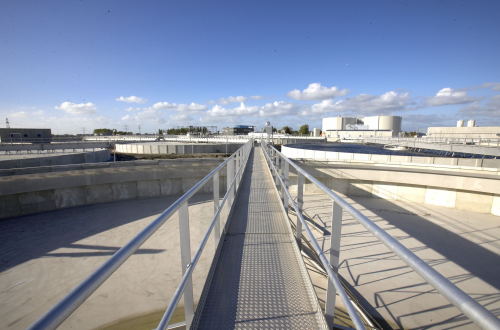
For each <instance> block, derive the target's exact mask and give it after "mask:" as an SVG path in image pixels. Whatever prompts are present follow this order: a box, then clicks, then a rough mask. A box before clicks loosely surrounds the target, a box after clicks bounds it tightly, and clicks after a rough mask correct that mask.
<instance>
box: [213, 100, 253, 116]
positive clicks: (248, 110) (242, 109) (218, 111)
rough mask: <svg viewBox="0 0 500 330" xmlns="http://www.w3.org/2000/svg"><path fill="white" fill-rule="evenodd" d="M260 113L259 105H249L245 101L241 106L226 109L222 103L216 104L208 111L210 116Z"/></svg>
mask: <svg viewBox="0 0 500 330" xmlns="http://www.w3.org/2000/svg"><path fill="white" fill-rule="evenodd" d="M258 113H259V107H257V106H253V107H247V106H246V105H245V104H244V103H241V104H240V106H239V107H236V108H234V109H226V108H223V107H221V106H220V105H214V107H213V108H212V110H208V111H207V115H208V116H210V117H220V118H225V117H235V116H251V117H253V116H256V115H257V114H258Z"/></svg>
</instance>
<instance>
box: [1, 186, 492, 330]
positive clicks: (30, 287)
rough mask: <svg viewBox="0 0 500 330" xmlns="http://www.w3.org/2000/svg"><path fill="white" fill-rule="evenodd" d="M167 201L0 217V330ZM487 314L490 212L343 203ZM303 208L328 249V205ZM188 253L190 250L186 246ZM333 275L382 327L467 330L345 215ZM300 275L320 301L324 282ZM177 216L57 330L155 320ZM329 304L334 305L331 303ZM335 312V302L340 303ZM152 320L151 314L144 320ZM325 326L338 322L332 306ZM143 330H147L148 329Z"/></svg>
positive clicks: (42, 307) (14, 325) (174, 253)
mask: <svg viewBox="0 0 500 330" xmlns="http://www.w3.org/2000/svg"><path fill="white" fill-rule="evenodd" d="M177 197H178V196H166V197H155V198H149V199H135V200H128V201H118V202H112V203H105V204H97V205H88V206H80V207H75V208H71V209H65V210H56V211H50V212H46V213H41V214H37V215H29V216H22V217H18V218H15V219H10V220H2V221H0V251H1V253H0V260H1V263H0V328H2V329H25V328H26V327H27V326H28V325H29V324H30V323H31V322H33V321H34V320H35V319H36V318H37V317H39V316H40V315H42V314H43V313H44V312H45V311H46V310H47V309H48V308H50V306H52V305H53V304H55V303H56V302H57V301H58V300H59V299H60V298H62V297H63V296H64V295H65V294H66V293H67V292H69V291H70V290H71V289H72V288H73V287H74V286H75V285H77V284H78V283H79V282H80V281H81V280H83V279H84V278H85V277H86V276H88V275H89V274H90V273H91V272H92V271H93V270H95V269H96V268H97V267H98V266H99V265H100V264H101V263H102V262H103V261H105V260H106V259H107V258H108V257H109V256H110V255H111V254H113V253H114V252H115V251H117V249H118V248H119V247H121V246H122V245H123V244H124V243H126V242H127V241H128V240H129V239H130V238H132V237H133V236H134V235H135V234H137V233H138V232H139V231H140V230H141V229H142V228H143V227H144V226H145V225H146V224H148V223H149V222H150V221H152V220H153V219H154V217H156V216H157V215H158V214H160V213H161V212H162V211H163V210H164V209H165V208H167V207H168V205H170V204H171V203H172V202H173V201H174V200H176V199H177ZM211 198H212V195H211V194H208V195H197V196H195V197H194V198H193V199H192V200H191V201H190V221H191V222H190V223H191V225H190V231H191V235H192V241H191V246H192V247H194V246H197V244H198V243H199V240H200V239H201V237H202V234H203V233H204V232H205V230H206V226H207V224H208V221H209V220H210V218H211V215H212V212H213V206H212V200H211ZM350 201H352V202H353V203H354V205H355V206H356V208H358V209H359V210H360V211H361V212H362V213H363V214H365V215H367V216H368V217H369V218H370V219H371V220H372V221H375V222H376V223H377V225H379V226H381V227H382V228H383V229H384V230H386V231H388V232H389V233H390V234H391V235H392V236H394V237H396V238H397V239H398V240H400V242H401V243H402V244H404V245H405V246H407V247H408V248H410V249H411V250H412V251H413V252H414V253H416V254H417V255H418V256H419V257H420V258H422V259H423V260H425V261H426V262H427V263H429V264H430V265H432V266H433V267H435V269H436V270H438V271H439V272H441V273H442V274H443V275H444V276H446V277H447V278H449V279H450V280H451V281H452V282H454V283H455V284H457V285H458V286H459V287H460V288H461V289H462V290H464V291H465V292H466V293H468V294H470V295H471V296H472V297H474V298H475V299H476V300H478V301H479V302H480V303H481V304H483V305H485V306H486V307H487V308H488V309H489V310H491V311H492V312H493V313H495V314H496V315H497V316H500V312H499V311H500V277H499V276H498V274H499V273H500V244H499V241H500V221H499V220H498V218H497V217H493V216H491V215H481V214H477V213H473V212H467V211H457V210H451V209H446V208H443V207H437V206H423V205H419V204H415V203H410V202H406V203H405V202H393V201H385V200H380V199H373V198H363V197H354V198H352V199H350ZM304 206H305V211H306V213H307V214H308V215H309V216H310V218H312V219H313V221H314V222H315V223H316V225H317V226H318V227H319V228H321V231H323V229H324V230H325V235H322V234H320V231H318V230H313V233H315V235H317V237H318V240H319V242H320V245H321V246H323V247H324V248H325V251H326V247H327V246H329V241H328V240H329V227H330V220H329V217H330V215H329V212H330V207H331V202H330V201H329V200H328V199H327V198H326V197H325V196H324V195H321V194H306V195H305V204H304ZM213 242H214V239H213V237H211V238H210V240H209V242H208V245H207V247H206V249H205V251H204V254H203V256H202V260H201V261H200V264H199V266H198V267H197V269H196V270H195V273H194V276H195V281H194V287H195V297H196V298H195V300H197V299H198V298H199V295H200V294H201V290H202V287H203V283H204V279H205V276H206V274H207V273H208V270H209V268H210V264H211V259H212V257H213V251H214V249H215V246H214V244H213ZM192 250H193V251H194V249H192ZM340 258H341V267H340V274H341V276H342V277H343V278H344V280H345V281H346V282H347V283H348V284H349V286H350V287H351V291H353V292H354V293H355V294H356V295H357V296H358V298H360V300H361V302H362V303H363V305H364V306H365V308H366V309H368V310H369V311H370V312H371V313H372V314H373V315H375V316H377V317H380V318H383V319H384V320H385V321H386V322H387V324H388V325H389V326H390V327H392V328H393V329H451V328H453V329H476V327H475V326H474V325H473V324H471V323H470V322H469V321H468V320H467V319H466V318H464V317H463V316H461V315H460V313H459V312H458V310H457V309H456V308H454V307H453V306H452V305H450V304H449V303H448V302H447V301H446V300H445V299H444V298H443V297H441V296H440V295H439V294H438V293H436V291H435V290H433V289H432V288H431V287H430V286H429V285H427V284H425V282H424V281H423V280H422V279H421V278H420V277H419V276H418V275H416V274H415V273H414V272H413V271H412V270H411V269H409V268H408V267H407V266H406V265H405V264H404V263H403V262H401V261H399V260H398V259H397V257H395V256H394V254H393V253H391V252H390V250H389V249H388V248H386V247H385V246H384V245H382V244H381V243H379V242H378V241H377V240H376V239H375V238H374V237H373V236H372V235H370V234H369V233H368V232H367V231H366V230H365V229H364V228H363V227H362V226H361V225H359V224H357V223H356V222H355V221H353V220H352V219H351V218H350V217H349V216H347V215H346V214H344V219H343V227H342V248H341V254H340ZM308 267H309V268H310V269H311V272H310V274H311V279H312V280H313V283H314V285H315V287H316V290H317V292H318V297H319V299H320V301H321V300H324V289H325V288H326V279H324V278H323V277H321V276H319V275H318V274H316V273H314V268H313V267H311V265H309V266H308ZM180 274H181V266H180V263H179V250H178V219H177V216H176V215H174V216H173V217H172V218H171V219H170V220H168V221H167V223H165V225H164V226H163V227H162V228H160V229H159V231H158V232H157V233H156V234H155V235H153V236H152V237H151V239H150V240H149V241H147V242H146V243H145V244H144V245H143V246H142V247H141V248H140V249H139V250H138V252H137V253H136V254H134V255H133V256H132V257H131V258H130V259H129V260H128V261H127V262H126V263H125V264H124V265H123V266H122V267H121V268H120V269H119V270H118V271H117V272H116V273H115V274H114V275H112V276H111V278H110V279H109V280H108V282H106V283H105V284H104V285H103V286H102V287H101V288H99V289H98V290H97V291H96V292H95V293H94V294H93V295H92V296H91V297H90V298H89V300H88V301H87V302H85V303H84V304H83V305H82V306H81V307H80V308H79V309H78V310H77V311H76V312H75V313H74V314H73V315H72V316H71V317H70V318H69V319H68V320H67V321H66V322H65V323H64V324H63V325H62V326H61V329H95V328H98V327H100V326H102V325H110V324H114V323H116V322H119V321H123V323H121V324H127V322H128V321H127V320H129V321H130V320H135V319H139V318H140V317H141V316H144V315H146V316H147V315H152V313H155V312H156V314H154V316H153V317H152V318H153V321H154V318H155V317H156V318H157V321H159V318H160V317H161V312H162V311H163V310H164V309H165V308H166V306H167V305H168V302H169V299H170V297H171V296H172V294H173V292H174V290H175V288H176V286H177V284H178V283H179V280H180ZM337 301H340V299H337ZM339 307H341V306H339ZM148 320H149V321H151V318H149V319H148ZM336 323H338V324H341V325H342V324H344V325H348V323H347V321H346V318H345V315H344V314H343V313H342V310H339V311H338V312H337V318H336ZM148 329H151V328H148Z"/></svg>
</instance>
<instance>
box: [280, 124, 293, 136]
mask: <svg viewBox="0 0 500 330" xmlns="http://www.w3.org/2000/svg"><path fill="white" fill-rule="evenodd" d="M281 130H282V131H283V132H284V133H285V134H292V131H293V128H291V127H290V126H285V127H283V128H282V129H281Z"/></svg>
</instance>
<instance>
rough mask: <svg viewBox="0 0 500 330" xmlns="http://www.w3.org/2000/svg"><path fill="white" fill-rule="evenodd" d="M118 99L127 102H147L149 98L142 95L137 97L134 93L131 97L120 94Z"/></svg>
mask: <svg viewBox="0 0 500 330" xmlns="http://www.w3.org/2000/svg"><path fill="white" fill-rule="evenodd" d="M116 101H121V102H127V103H146V102H147V101H148V100H146V99H145V98H142V97H137V96H134V95H132V96H129V97H123V96H120V97H119V98H117V99H116Z"/></svg>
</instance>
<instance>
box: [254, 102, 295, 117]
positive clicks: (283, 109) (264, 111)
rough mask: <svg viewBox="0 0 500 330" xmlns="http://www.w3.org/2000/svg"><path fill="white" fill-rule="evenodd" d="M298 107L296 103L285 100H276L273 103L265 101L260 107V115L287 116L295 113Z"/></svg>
mask: <svg viewBox="0 0 500 330" xmlns="http://www.w3.org/2000/svg"><path fill="white" fill-rule="evenodd" d="M299 109H300V105H299V104H297V103H290V102H285V101H276V102H274V103H267V104H266V105H264V106H263V107H261V108H260V111H259V116H260V117H274V116H288V115H293V114H296V113H297V111H298V110H299Z"/></svg>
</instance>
